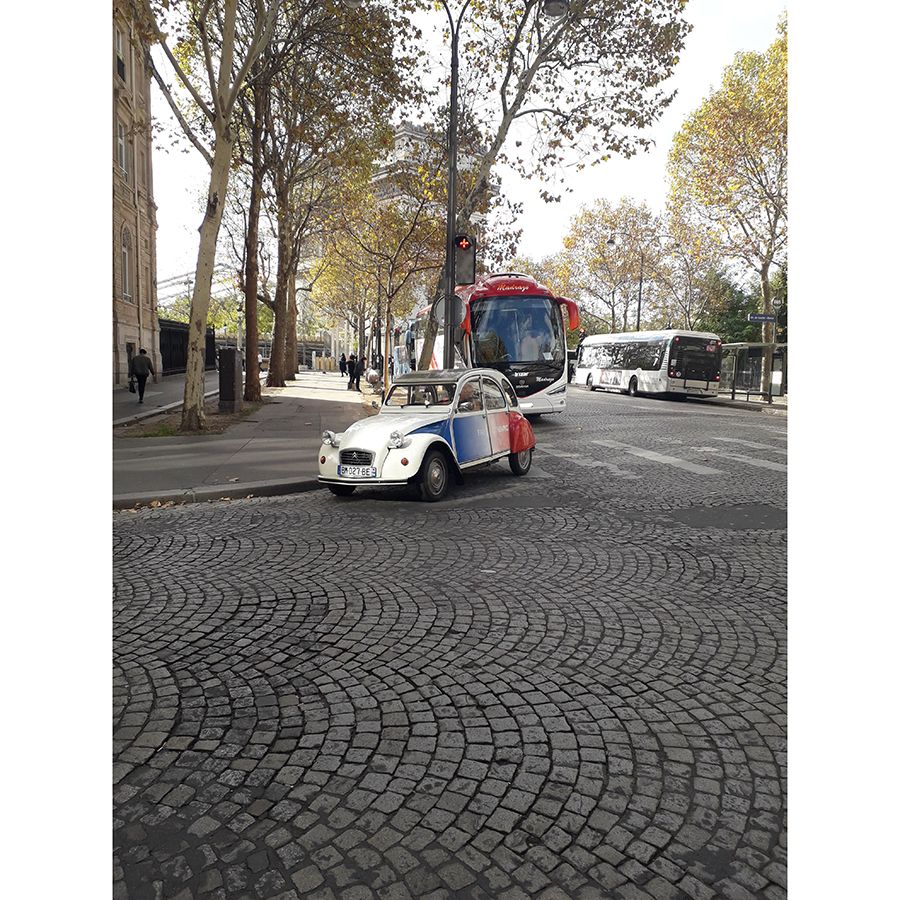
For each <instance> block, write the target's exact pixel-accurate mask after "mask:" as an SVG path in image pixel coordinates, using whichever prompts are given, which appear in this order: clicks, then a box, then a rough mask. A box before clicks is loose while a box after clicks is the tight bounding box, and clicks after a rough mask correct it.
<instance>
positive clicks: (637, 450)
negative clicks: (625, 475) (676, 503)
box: [591, 440, 722, 475]
mask: <svg viewBox="0 0 900 900" xmlns="http://www.w3.org/2000/svg"><path fill="white" fill-rule="evenodd" d="M591 443H592V444H599V445H600V446H601V447H610V448H612V449H613V450H624V451H625V452H626V453H630V454H631V455H632V456H640V457H641V458H642V459H649V460H650V461H651V462H657V463H662V464H663V465H666V466H674V467H675V468H676V469H684V470H685V471H687V472H693V473H694V474H695V475H721V474H722V472H721V470H720V469H713V468H712V467H711V466H701V465H698V464H697V463H692V462H688V461H687V460H685V459H679V458H678V457H677V456H666V454H665V453H657V452H656V451H655V450H644V449H643V447H633V446H631V444H622V443H620V442H619V441H606V440H593V441H591Z"/></svg>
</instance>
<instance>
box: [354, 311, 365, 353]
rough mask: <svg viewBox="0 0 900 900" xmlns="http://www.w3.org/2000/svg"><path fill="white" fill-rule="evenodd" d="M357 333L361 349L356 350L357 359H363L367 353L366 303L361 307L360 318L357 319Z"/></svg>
mask: <svg viewBox="0 0 900 900" xmlns="http://www.w3.org/2000/svg"><path fill="white" fill-rule="evenodd" d="M356 327H357V334H356V342H357V346H358V347H359V350H357V351H356V358H357V360H360V359H362V358H363V357H364V356H365V355H366V307H365V304H363V305H362V306H360V308H359V318H358V319H357V320H356Z"/></svg>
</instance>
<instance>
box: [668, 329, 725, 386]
mask: <svg viewBox="0 0 900 900" xmlns="http://www.w3.org/2000/svg"><path fill="white" fill-rule="evenodd" d="M721 367H722V347H721V344H719V343H718V342H717V341H715V340H710V339H709V338H700V337H681V336H679V337H677V338H673V339H672V345H671V350H670V351H669V369H670V374H671V371H675V372H678V373H680V374H679V375H678V376H677V377H679V378H691V379H699V380H701V381H711V380H712V379H714V378H715V377H716V375H718V374H719V371H720V370H721Z"/></svg>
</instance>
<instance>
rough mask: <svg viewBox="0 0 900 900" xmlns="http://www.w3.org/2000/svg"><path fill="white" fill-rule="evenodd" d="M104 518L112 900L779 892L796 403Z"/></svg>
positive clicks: (654, 406)
mask: <svg viewBox="0 0 900 900" xmlns="http://www.w3.org/2000/svg"><path fill="white" fill-rule="evenodd" d="M568 396H569V410H568V412H567V413H565V414H564V415H562V416H558V417H555V418H553V417H545V418H543V419H541V420H540V421H539V422H537V423H536V424H535V432H536V435H537V441H538V446H537V450H536V453H535V463H534V467H533V469H532V471H531V473H530V474H529V475H528V476H526V477H524V478H515V477H514V476H512V474H511V473H510V471H509V468H508V466H506V465H505V464H503V465H495V466H492V467H490V468H489V469H486V470H482V471H481V472H478V473H475V474H472V475H470V476H469V477H468V478H467V479H466V483H465V485H463V486H461V487H460V486H454V487H453V488H452V489H451V493H450V495H449V497H448V498H447V500H445V501H444V502H442V503H438V504H425V503H422V502H419V501H418V500H415V499H411V498H410V497H409V496H408V495H406V494H404V493H403V492H402V491H401V492H398V491H396V490H372V489H370V490H357V492H356V493H355V494H354V495H353V496H352V497H351V498H348V499H346V500H341V499H338V498H335V497H333V496H332V495H331V494H329V493H327V492H326V491H324V490H321V491H314V492H311V493H306V494H299V495H295V496H290V497H282V498H260V499H250V500H239V501H232V502H227V503H211V504H196V505H188V506H183V507H174V508H163V509H157V510H141V511H138V512H128V513H117V514H115V516H114V566H115V593H114V704H113V705H114V709H113V714H114V720H113V726H114V735H113V736H114V754H115V756H114V782H115V784H114V817H115V818H114V829H115V831H114V841H113V843H114V872H113V876H114V885H115V886H114V897H115V898H117V900H124V898H130V900H142V898H177V900H187V898H201V897H202V898H207V897H210V898H229V900H230V898H239V897H248V898H251V897H252V898H256V897H259V898H267V897H281V898H295V897H314V898H325V900H331V898H339V900H364V898H374V897H377V898H380V900H401V898H416V900H419V898H428V900H438V898H465V900H468V898H498V900H515V898H522V900H524V898H541V900H563V898H585V900H588V898H606V897H608V898H621V900H631V898H635V900H636V898H655V900H669V898H679V897H689V898H696V900H706V898H713V897H727V898H731V900H742V898H743V900H746V898H760V897H761V898H767V900H777V898H781V897H785V896H786V891H785V888H786V883H787V882H786V868H785V866H786V833H785V821H786V780H785V778H786V712H787V710H786V663H785V653H786V604H785V593H786V572H785V568H786V524H787V512H786V510H787V497H786V493H787V483H786V481H787V479H786V469H787V450H786V446H787V444H786V440H787V418H786V417H783V416H776V415H766V414H763V413H760V412H753V411H744V410H740V409H733V408H728V407H716V406H709V405H707V406H704V405H703V404H702V403H698V402H676V401H664V400H657V399H651V398H645V397H640V398H637V399H633V398H629V397H625V396H619V395H604V394H587V393H585V392H583V391H577V390H570V391H569V394H568Z"/></svg>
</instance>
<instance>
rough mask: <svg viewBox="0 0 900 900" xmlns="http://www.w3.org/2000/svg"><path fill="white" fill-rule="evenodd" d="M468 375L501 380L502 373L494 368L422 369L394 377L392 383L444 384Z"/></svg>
mask: <svg viewBox="0 0 900 900" xmlns="http://www.w3.org/2000/svg"><path fill="white" fill-rule="evenodd" d="M468 375H489V376H491V377H493V378H496V379H497V380H498V381H502V380H503V373H502V372H498V371H497V370H496V369H423V370H422V371H421V372H407V373H406V374H405V375H398V376H397V377H396V378H394V380H393V383H394V384H446V383H447V382H448V381H452V382H457V381H460V380H462V379H463V378H465V377H466V376H468Z"/></svg>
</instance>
